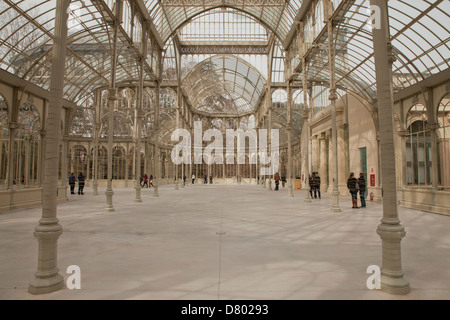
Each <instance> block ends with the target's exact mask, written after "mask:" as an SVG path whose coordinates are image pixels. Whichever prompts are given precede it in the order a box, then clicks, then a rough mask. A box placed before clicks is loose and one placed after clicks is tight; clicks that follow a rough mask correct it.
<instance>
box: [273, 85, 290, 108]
mask: <svg viewBox="0 0 450 320" xmlns="http://www.w3.org/2000/svg"><path fill="white" fill-rule="evenodd" d="M272 106H273V107H274V109H280V108H282V109H286V108H287V92H286V91H285V90H283V89H278V90H275V91H274V92H273V93H272Z"/></svg>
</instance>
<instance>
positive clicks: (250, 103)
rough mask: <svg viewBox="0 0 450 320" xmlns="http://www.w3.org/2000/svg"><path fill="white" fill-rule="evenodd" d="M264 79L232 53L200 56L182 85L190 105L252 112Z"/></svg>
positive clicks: (204, 109)
mask: <svg viewBox="0 0 450 320" xmlns="http://www.w3.org/2000/svg"><path fill="white" fill-rule="evenodd" d="M265 84H266V80H265V79H264V78H263V77H262V75H261V74H260V73H259V72H258V71H257V70H256V68H254V67H253V66H251V65H250V64H249V63H247V62H246V61H244V60H242V59H240V58H238V57H235V56H231V55H216V56H213V57H211V58H208V59H205V60H203V61H202V62H201V63H199V64H198V65H197V66H195V67H194V68H193V69H192V70H191V71H190V72H189V74H188V75H187V76H186V77H185V78H184V80H183V83H182V89H183V92H184V93H185V95H186V96H187V97H188V100H189V102H190V103H191V105H192V106H193V107H194V108H195V109H196V110H197V111H201V112H205V113H208V114H214V113H218V114H225V113H228V114H234V115H242V114H247V113H250V112H252V111H253V110H254V109H255V107H256V106H257V103H258V101H259V100H260V97H261V95H262V94H263V92H264V88H265Z"/></svg>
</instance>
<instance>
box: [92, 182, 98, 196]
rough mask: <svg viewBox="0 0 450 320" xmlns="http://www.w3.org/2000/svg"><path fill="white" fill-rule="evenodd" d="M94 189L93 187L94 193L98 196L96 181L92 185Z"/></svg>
mask: <svg viewBox="0 0 450 320" xmlns="http://www.w3.org/2000/svg"><path fill="white" fill-rule="evenodd" d="M92 189H93V192H92V195H94V196H98V183H95V182H94V183H93V185H92Z"/></svg>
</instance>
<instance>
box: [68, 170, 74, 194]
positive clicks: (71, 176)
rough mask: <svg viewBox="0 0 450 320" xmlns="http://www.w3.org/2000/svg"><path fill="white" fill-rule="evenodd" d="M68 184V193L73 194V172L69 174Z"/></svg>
mask: <svg viewBox="0 0 450 320" xmlns="http://www.w3.org/2000/svg"><path fill="white" fill-rule="evenodd" d="M69 186H70V194H75V175H74V174H73V172H72V173H71V174H70V177H69Z"/></svg>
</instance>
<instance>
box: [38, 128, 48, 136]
mask: <svg viewBox="0 0 450 320" xmlns="http://www.w3.org/2000/svg"><path fill="white" fill-rule="evenodd" d="M39 134H40V135H41V137H45V135H46V134H47V130H45V129H41V130H39Z"/></svg>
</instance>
